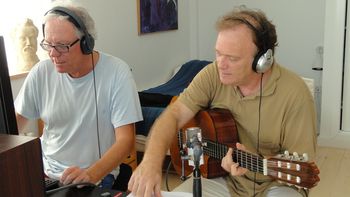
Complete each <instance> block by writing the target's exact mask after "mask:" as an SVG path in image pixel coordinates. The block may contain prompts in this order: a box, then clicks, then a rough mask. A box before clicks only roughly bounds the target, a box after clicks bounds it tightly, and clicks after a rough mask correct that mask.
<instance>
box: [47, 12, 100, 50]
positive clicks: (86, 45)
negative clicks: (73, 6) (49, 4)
mask: <svg viewBox="0 0 350 197" xmlns="http://www.w3.org/2000/svg"><path fill="white" fill-rule="evenodd" d="M49 13H56V14H59V15H61V16H68V20H69V21H70V22H71V23H73V24H74V26H75V27H77V28H78V29H79V30H80V31H81V32H82V33H83V34H84V35H83V37H82V38H81V39H80V48H81V50H82V52H83V54H90V53H92V52H93V48H94V45H95V40H94V38H93V37H92V36H91V35H90V34H89V32H88V31H87V29H86V26H85V24H84V23H83V21H82V20H81V19H80V17H78V16H77V15H76V14H75V13H74V12H72V11H71V10H69V9H68V8H65V7H61V6H56V7H53V8H52V9H50V10H49V11H47V12H46V13H45V15H44V16H46V15H47V14H49ZM44 28H45V24H43V33H44ZM44 37H45V35H44Z"/></svg>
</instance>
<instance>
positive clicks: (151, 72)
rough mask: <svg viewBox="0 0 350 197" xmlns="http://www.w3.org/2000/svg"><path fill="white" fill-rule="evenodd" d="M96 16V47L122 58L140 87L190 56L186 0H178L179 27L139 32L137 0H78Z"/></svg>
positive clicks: (165, 74) (159, 80)
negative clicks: (164, 30)
mask: <svg viewBox="0 0 350 197" xmlns="http://www.w3.org/2000/svg"><path fill="white" fill-rule="evenodd" d="M79 2H80V3H81V4H82V5H84V6H85V7H86V8H87V9H88V10H89V11H90V13H91V15H92V17H93V18H94V19H95V22H96V27H97V32H98V39H97V40H96V48H97V49H100V50H102V51H104V52H107V53H110V54H112V55H115V56H117V57H120V58H122V59H124V60H125V61H126V62H127V63H128V64H129V65H130V66H131V67H132V69H133V74H134V77H135V80H136V83H137V86H138V89H139V90H143V89H145V88H150V87H154V86H156V85H159V84H161V83H163V82H164V81H166V80H167V79H168V78H169V76H170V74H171V72H172V70H173V69H174V68H175V67H177V66H179V65H181V64H183V63H185V62H186V61H188V60H189V59H190V44H189V42H190V38H189V34H190V25H189V18H190V17H191V16H190V10H189V1H187V0H178V6H179V9H178V10H179V13H178V14H179V18H178V24H179V28H178V30H172V31H166V32H159V33H151V34H146V35H141V36H139V35H138V30H137V5H136V2H137V1H136V0H132V1H130V0H118V1H114V0H105V1H103V3H102V2H100V1H94V0H80V1H79Z"/></svg>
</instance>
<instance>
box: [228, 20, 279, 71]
mask: <svg viewBox="0 0 350 197" xmlns="http://www.w3.org/2000/svg"><path fill="white" fill-rule="evenodd" d="M252 17H253V16H252ZM253 18H254V19H255V20H256V21H257V22H259V21H258V20H257V19H256V18H255V17H253ZM234 20H238V21H240V22H242V23H244V24H246V25H247V26H248V27H249V28H250V29H251V30H252V31H254V33H255V36H256V38H257V43H258V45H260V43H261V46H257V47H258V53H257V54H256V55H255V57H254V60H253V64H252V69H253V70H254V71H255V72H257V73H264V72H266V71H267V70H268V69H269V68H270V67H271V66H272V64H273V51H272V49H270V48H269V47H268V46H267V44H266V43H269V40H270V38H269V35H268V29H267V27H266V25H265V24H264V23H261V24H260V25H261V28H262V31H258V29H257V28H256V27H254V26H253V25H252V24H251V23H250V22H249V21H247V20H246V19H244V18H234Z"/></svg>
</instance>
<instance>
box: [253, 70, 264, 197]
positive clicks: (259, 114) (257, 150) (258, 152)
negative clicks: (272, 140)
mask: <svg viewBox="0 0 350 197" xmlns="http://www.w3.org/2000/svg"><path fill="white" fill-rule="evenodd" d="M263 76H264V73H261V77H260V93H259V94H260V95H259V108H258V136H257V145H256V153H257V154H258V155H260V121H261V103H262V92H263V85H262V80H263ZM255 181H256V172H254V196H256V194H255Z"/></svg>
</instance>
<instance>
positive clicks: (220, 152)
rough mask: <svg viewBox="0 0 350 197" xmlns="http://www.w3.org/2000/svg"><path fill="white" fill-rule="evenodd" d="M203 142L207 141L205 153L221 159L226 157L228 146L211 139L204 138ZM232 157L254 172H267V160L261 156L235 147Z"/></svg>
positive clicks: (240, 164)
mask: <svg viewBox="0 0 350 197" xmlns="http://www.w3.org/2000/svg"><path fill="white" fill-rule="evenodd" d="M203 142H204V143H206V146H203V153H204V154H205V155H208V156H210V157H213V158H216V159H220V160H221V159H222V158H223V157H225V155H226V153H227V151H228V149H229V147H228V146H226V145H224V144H221V143H218V142H213V141H211V140H205V139H203ZM232 159H233V161H234V162H236V163H239V166H241V167H243V168H247V169H248V170H250V171H252V172H258V173H261V174H266V170H264V169H266V160H265V159H263V158H261V157H260V156H257V155H253V154H251V153H248V152H244V151H242V150H238V149H237V148H233V155H232ZM264 171H265V173H264Z"/></svg>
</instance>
